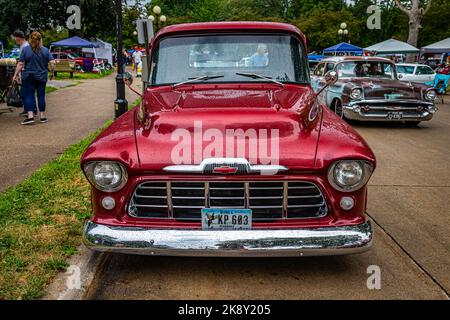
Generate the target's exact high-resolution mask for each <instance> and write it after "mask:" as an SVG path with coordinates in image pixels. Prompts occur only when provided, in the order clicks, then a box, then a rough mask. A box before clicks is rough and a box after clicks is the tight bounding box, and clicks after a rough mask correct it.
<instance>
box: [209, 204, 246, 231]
mask: <svg viewBox="0 0 450 320" xmlns="http://www.w3.org/2000/svg"><path fill="white" fill-rule="evenodd" d="M251 228H252V210H251V209H215V208H204V209H202V229H203V230H250V229H251Z"/></svg>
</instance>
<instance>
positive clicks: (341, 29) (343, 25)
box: [338, 22, 348, 42]
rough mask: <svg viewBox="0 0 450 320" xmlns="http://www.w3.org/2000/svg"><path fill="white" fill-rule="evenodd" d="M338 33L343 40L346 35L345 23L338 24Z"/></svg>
mask: <svg viewBox="0 0 450 320" xmlns="http://www.w3.org/2000/svg"><path fill="white" fill-rule="evenodd" d="M338 34H339V35H340V36H341V37H342V40H343V41H344V42H345V39H346V38H347V37H348V30H347V24H346V23H345V22H342V23H341V25H340V29H339V30H338Z"/></svg>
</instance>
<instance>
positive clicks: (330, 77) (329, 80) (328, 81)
mask: <svg viewBox="0 0 450 320" xmlns="http://www.w3.org/2000/svg"><path fill="white" fill-rule="evenodd" d="M324 80H325V85H324V86H323V87H322V88H321V89H320V90H319V91H318V92H317V93H316V97H317V96H319V94H321V93H322V92H323V91H324V90H325V89H326V88H328V87H329V86H331V85H333V84H335V83H336V81H338V74H337V72H336V71H333V70H331V71H328V72H327V73H326V74H325V77H324Z"/></svg>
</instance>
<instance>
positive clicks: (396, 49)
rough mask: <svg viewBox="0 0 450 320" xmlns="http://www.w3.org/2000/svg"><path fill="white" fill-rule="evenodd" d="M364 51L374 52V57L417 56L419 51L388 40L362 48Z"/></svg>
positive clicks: (403, 43) (401, 42)
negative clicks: (414, 54) (409, 54)
mask: <svg viewBox="0 0 450 320" xmlns="http://www.w3.org/2000/svg"><path fill="white" fill-rule="evenodd" d="M364 51H370V52H375V54H376V55H395V54H407V53H417V54H418V53H419V51H420V50H419V49H417V48H416V47H413V46H412V45H410V44H408V43H406V42H403V41H399V40H395V39H389V40H385V41H382V42H380V43H377V44H374V45H372V46H370V47H367V48H364Z"/></svg>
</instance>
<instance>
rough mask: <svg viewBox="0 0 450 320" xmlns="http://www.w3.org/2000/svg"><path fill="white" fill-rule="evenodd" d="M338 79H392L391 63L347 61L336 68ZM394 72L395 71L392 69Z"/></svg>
mask: <svg viewBox="0 0 450 320" xmlns="http://www.w3.org/2000/svg"><path fill="white" fill-rule="evenodd" d="M336 70H337V72H338V76H339V77H340V78H349V77H350V78H353V77H370V78H372V77H376V78H390V79H393V78H394V75H393V74H392V70H393V67H392V63H389V62H380V61H348V62H342V63H340V64H338V66H337V67H336ZM394 70H395V69H394Z"/></svg>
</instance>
